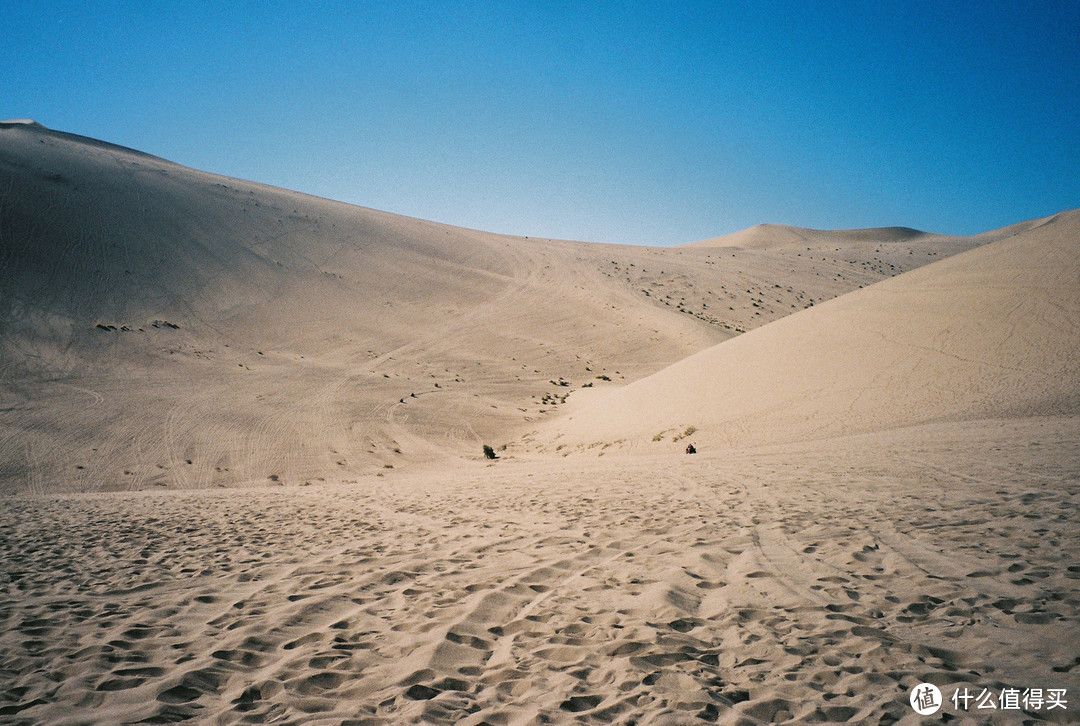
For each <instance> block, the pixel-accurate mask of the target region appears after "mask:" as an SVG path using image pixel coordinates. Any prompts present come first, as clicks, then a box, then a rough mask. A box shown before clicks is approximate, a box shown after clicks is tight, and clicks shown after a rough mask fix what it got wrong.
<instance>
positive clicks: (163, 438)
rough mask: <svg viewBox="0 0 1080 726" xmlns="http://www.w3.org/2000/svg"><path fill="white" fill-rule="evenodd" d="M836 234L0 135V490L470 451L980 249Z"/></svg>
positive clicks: (217, 480) (335, 465) (33, 129)
mask: <svg viewBox="0 0 1080 726" xmlns="http://www.w3.org/2000/svg"><path fill="white" fill-rule="evenodd" d="M820 236H821V235H820V234H819V237H820ZM857 236H858V238H859V243H858V244H843V243H842V242H837V243H836V244H833V245H832V246H831V247H828V248H827V249H826V248H822V249H821V250H813V251H808V250H804V249H790V248H787V249H776V250H760V249H752V248H750V249H731V248H724V249H711V248H699V247H694V248H680V249H655V248H641V247H625V246H615V245H591V244H584V243H573V242H559V241H551V240H533V239H522V238H509V237H503V236H499V235H493V234H486V233H481V232H474V231H470V230H465V229H459V228H454V227H448V226H445V225H439V224H434V223H430V222H423V221H419V220H415V219H408V218H404V217H399V216H395V215H391V214H385V213H381V212H376V211H372V210H367V209H361V208H357V207H352V206H349V205H345V204H340V203H336V202H331V201H327V200H324V199H317V198H313V197H309V196H305V195H302V194H297V193H294V192H289V191H285V190H281V189H274V188H270V187H266V186H262V185H259V184H253V183H250V182H244V181H239V180H235V179H229V178H224V177H219V176H214V175H211V174H206V173H203V172H198V171H195V170H192V169H188V168H185V167H181V166H178V165H176V164H172V163H169V162H166V161H164V160H161V159H158V158H155V157H152V156H148V155H146V154H141V153H138V152H135V151H132V150H129V149H124V148H121V147H117V146H114V145H111V144H107V143H104V142H100V141H95V140H92V139H86V138H83V137H78V136H72V135H69V134H64V133H61V132H55V131H50V130H48V129H45V128H43V127H41V126H38V125H33V124H26V123H7V124H0V256H2V259H3V264H2V265H0V376H2V381H3V386H2V387H0V488H2V489H4V490H6V491H12V490H26V489H30V490H88V489H117V488H121V489H129V488H146V487H158V486H170V487H201V486H211V485H236V484H244V483H259V482H268V481H277V482H285V483H302V482H304V481H314V480H318V479H320V478H323V479H325V478H326V477H328V476H330V477H335V476H340V475H356V474H359V473H364V472H367V473H370V472H371V471H374V470H379V469H381V468H383V467H386V466H397V467H400V466H402V465H403V464H407V463H409V462H415V461H423V460H436V459H442V458H444V457H446V456H462V455H464V456H470V457H472V456H477V455H478V454H479V451H480V445H481V443H489V444H492V445H495V446H499V445H500V444H503V443H506V442H509V441H512V440H514V439H515V438H516V437H517V436H518V435H519V434H520V433H523V432H525V431H527V430H529V428H530V427H533V426H535V425H536V422H537V421H538V420H540V419H543V418H549V417H551V416H553V415H557V413H558V411H559V410H560V408H561V407H562V406H561V404H562V403H563V402H564V401H565V397H566V394H568V393H570V392H571V391H573V390H580V389H581V387H582V386H587V385H591V386H592V387H594V389H599V388H603V387H605V386H608V385H615V384H618V383H625V382H626V381H632V380H635V379H637V378H640V377H642V376H645V375H647V374H650V373H654V372H656V371H657V370H659V369H661V368H663V367H664V366H667V365H669V364H672V363H674V362H676V361H678V360H680V359H682V358H684V357H686V356H687V355H690V354H692V353H694V352H697V351H699V350H702V349H704V348H707V347H709V346H710V345H712V344H714V343H716V342H718V341H721V340H724V339H727V338H730V337H732V336H734V335H736V334H737V333H739V332H742V331H745V330H750V329H753V328H755V327H759V326H760V325H762V324H764V323H767V322H769V321H772V320H776V319H778V318H780V317H783V316H784V315H787V314H789V313H791V312H794V311H797V310H800V309H803V308H805V307H808V306H811V305H815V304H819V303H821V302H822V301H823V300H826V299H829V298H832V297H835V296H836V295H839V294H842V293H845V292H847V291H850V290H853V289H857V288H858V287H860V286H864V285H869V284H871V283H873V282H876V281H878V280H881V279H883V278H886V277H888V276H890V275H894V274H896V273H898V272H902V271H903V270H905V269H910V268H912V267H916V266H919V265H921V264H925V263H927V262H930V261H933V260H935V259H937V258H938V256H939V254H944V252H947V251H955V250H956V249H961V248H966V247H971V246H974V245H978V244H981V243H982V242H984V241H985V240H983V239H981V238H964V239H954V238H941V239H939V240H938V242H939V243H940V244H938V246H937V247H935V246H934V245H927V244H922V245H921V246H912V245H909V244H907V243H906V242H904V241H897V240H894V239H891V238H888V239H884V240H882V243H881V244H877V245H874V244H867V243H866V242H867V239H868V238H872V237H873V235H872V234H870V235H869V237H868V236H867V235H866V234H860V235H857ZM826 237H828V235H824V237H822V238H823V239H824V238H826ZM843 237H844V235H843V234H841V235H840V236H839V237H838V239H841V238H843ZM939 248H940V249H939ZM605 378H606V379H610V380H605ZM414 396H415V397H414Z"/></svg>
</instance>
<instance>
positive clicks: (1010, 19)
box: [0, 0, 1080, 245]
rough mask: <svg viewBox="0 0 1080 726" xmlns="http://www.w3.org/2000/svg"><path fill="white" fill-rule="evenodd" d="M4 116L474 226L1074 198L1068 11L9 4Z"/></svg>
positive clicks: (944, 215) (848, 216)
mask: <svg viewBox="0 0 1080 726" xmlns="http://www.w3.org/2000/svg"><path fill="white" fill-rule="evenodd" d="M0 28H2V31H0V32H2V38H3V40H2V41H0V118H33V119H35V120H37V121H38V122H40V123H42V124H44V125H45V126H48V127H50V128H54V129H58V130H62V131H69V132H72V133H77V134H83V135H86V136H91V137H94V138H99V139H103V140H106V141H111V142H114V143H118V144H122V145H125V146H130V147H133V148H136V149H139V150H141V151H146V152H149V153H151V154H156V155H158V156H162V157H165V158H166V159H170V160H172V161H176V162H179V163H182V164H186V165H188V166H193V167H196V168H198V169H203V170H206V171H212V172H216V173H220V174H226V175H229V176H235V177H241V178H245V179H251V180H255V181H260V182H264V183H267V184H273V185H275V186H282V187H286V188H289V189H295V190H298V191H303V192H308V193H311V194H316V195H319V196H324V197H330V198H332V199H338V200H341V201H346V202H351V203H354V204H359V205H363V206H366V207H373V208H376V209H383V210H387V211H392V212H398V213H401V214H406V215H409V216H414V217H421V218H425V219H432V220H436V221H439V222H446V223H450V224H456V225H461V226H465V227H472V228H477V229H483V230H488V231H493V232H505V233H510V234H521V235H530V236H547V237H560V238H569V239H579V240H589V241H597V242H623V243H632V244H658V245H669V244H678V243H683V242H690V241H694V240H699V239H705V238H708V237H714V236H717V235H721V234H727V233H730V232H734V231H737V230H740V229H744V228H746V227H750V226H752V225H755V224H759V223H763V222H774V223H782V224H794V225H799V226H804V227H814V228H819V229H841V228H853V227H875V226H889V225H904V226H909V227H916V228H919V229H924V230H927V231H933V232H943V233H948V234H974V233H978V232H983V231H986V230H989V229H995V228H997V227H1001V226H1005V225H1008V224H1013V223H1016V222H1021V221H1024V220H1027V219H1032V218H1037V217H1044V216H1048V215H1050V214H1053V213H1055V212H1059V211H1062V210H1064V209H1072V208H1076V207H1080V2H1077V1H1076V0H1055V1H1050V2H1022V1H1021V0H1014V1H1013V2H993V1H991V2H987V1H985V0H980V1H976V2H959V1H952V2H950V1H948V0H942V1H939V0H926V1H924V2H905V1H903V0H893V1H891V2H887V3H884V2H880V0H879V1H875V2H812V3H808V2H735V1H732V2H726V1H724V0H715V1H714V2H701V3H698V2H664V3H633V2H611V3H588V2H574V1H571V2H511V1H509V0H508V1H505V2H491V3H472V2H465V1H462V0H455V1H448V2H442V3H426V2H400V1H398V2H370V3H367V2H318V1H309V2H295V3H285V2H280V3H278V2H268V1H266V0H259V1H256V2H247V1H244V0H230V1H229V2H216V1H215V2H208V3H204V2H184V3H181V2H168V3H165V2H153V1H152V0H144V1H142V2H93V3H86V2H23V1H21V0H3V1H2V2H0Z"/></svg>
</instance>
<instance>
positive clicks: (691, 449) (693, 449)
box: [686, 443, 697, 454]
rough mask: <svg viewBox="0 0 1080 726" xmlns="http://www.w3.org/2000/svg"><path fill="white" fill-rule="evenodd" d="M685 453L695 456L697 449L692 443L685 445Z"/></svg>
mask: <svg viewBox="0 0 1080 726" xmlns="http://www.w3.org/2000/svg"><path fill="white" fill-rule="evenodd" d="M686 453H688V454H696V453H697V447H696V446H694V444H693V443H689V444H687V445H686Z"/></svg>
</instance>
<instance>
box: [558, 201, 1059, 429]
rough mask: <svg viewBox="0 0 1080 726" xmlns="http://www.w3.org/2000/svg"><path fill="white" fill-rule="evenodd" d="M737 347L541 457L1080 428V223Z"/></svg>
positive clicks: (709, 353) (944, 266)
mask: <svg viewBox="0 0 1080 726" xmlns="http://www.w3.org/2000/svg"><path fill="white" fill-rule="evenodd" d="M996 236H997V237H998V240H997V241H995V242H992V243H990V244H988V245H985V246H982V247H979V248H978V249H973V250H970V251H968V252H965V253H963V254H959V255H956V256H954V257H951V258H949V259H946V260H942V261H940V262H936V263H934V264H932V265H929V266H926V267H923V268H921V269H918V270H915V271H912V272H908V273H906V274H903V275H900V276H898V277H895V278H892V279H890V280H886V281H884V282H881V283H879V284H876V285H874V286H872V287H869V288H867V289H863V290H858V291H855V292H852V293H849V294H847V295H844V296H842V297H840V298H837V299H835V300H832V301H830V302H828V303H825V304H824V305H821V306H815V307H814V308H813V309H811V310H804V311H802V312H800V313H798V314H795V315H791V316H789V317H787V318H784V319H782V320H779V321H776V322H774V323H771V324H769V325H767V326H764V327H762V328H759V329H757V330H755V331H752V332H750V333H748V334H746V335H744V336H740V337H738V338H736V339H733V340H730V341H726V342H724V343H721V344H719V345H717V346H714V347H712V348H710V349H708V350H705V351H702V352H701V353H698V354H696V355H694V356H691V357H690V358H688V359H686V360H683V361H680V362H679V363H677V364H675V365H673V366H671V367H669V368H667V369H665V370H663V371H661V372H659V373H657V374H655V375H653V376H650V377H648V378H645V379H644V380H641V381H638V382H636V383H633V384H631V385H628V386H626V387H625V388H623V389H621V390H618V391H613V392H610V393H609V394H608V395H606V396H605V397H603V398H602V399H601V400H593V401H591V402H588V403H587V404H583V405H582V407H581V408H580V409H579V410H577V411H575V412H573V413H572V414H570V415H569V418H568V419H566V420H565V421H559V422H556V423H555V424H554V426H553V427H552V428H551V429H549V430H546V431H544V432H543V433H542V434H541V436H540V438H539V440H540V441H541V442H544V443H545V446H546V448H550V447H552V446H553V445H554V446H560V445H561V446H562V447H564V449H563V450H567V451H569V450H573V449H575V448H577V449H582V448H584V449H586V450H588V449H590V448H592V449H595V448H597V447H600V448H602V447H603V446H604V445H605V444H612V443H614V442H620V443H623V444H625V445H626V446H627V447H628V448H636V449H638V450H646V451H648V450H660V449H663V448H664V447H667V448H671V447H673V443H672V440H673V439H679V444H678V445H679V446H681V445H683V444H684V443H685V442H683V441H682V440H681V437H682V436H683V435H684V434H685V432H687V431H690V430H692V433H691V434H690V435H689V436H688V438H690V439H692V440H694V441H695V442H696V443H697V444H698V446H699V447H702V446H703V447H731V446H746V445H754V444H767V443H780V442H790V441H805V440H813V439H818V438H825V437H832V436H839V435H845V434H852V433H862V432H869V431H876V430H883V429H890V428H897V427H904V426H911V425H916V424H921V423H927V422H937V421H964V420H972V419H980V418H1002V417H1014V416H1040V415H1075V414H1077V413H1080V344H1078V341H1080V263H1078V258H1080V211H1072V212H1065V213H1062V214H1059V215H1056V216H1054V217H1050V218H1048V219H1044V220H1039V221H1036V222H1031V223H1026V224H1023V225H1018V226H1016V227H1012V228H1008V229H1006V230H1002V231H1000V233H998V234H997V235H996Z"/></svg>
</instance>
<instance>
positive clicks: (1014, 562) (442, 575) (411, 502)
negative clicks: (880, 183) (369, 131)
mask: <svg viewBox="0 0 1080 726" xmlns="http://www.w3.org/2000/svg"><path fill="white" fill-rule="evenodd" d="M1078 252H1080V212H1076V211H1073V212H1063V213H1061V214H1059V215H1055V216H1054V217H1051V218H1047V219H1043V220H1032V221H1029V222H1023V223H1021V224H1018V225H1015V226H1013V227H1009V228H1006V229H1003V230H996V231H992V232H988V233H986V234H983V235H978V236H975V237H963V238H960V237H947V236H942V235H936V234H929V233H923V232H917V231H915V230H910V229H907V228H883V229H876V230H850V231H841V232H828V231H818V230H804V229H797V228H792V227H783V226H779V225H763V226H760V227H755V228H753V229H751V230H747V231H745V232H742V233H738V234H736V235H730V236H728V237H725V238H718V239H715V240H706V241H704V242H700V243H695V244H692V245H687V246H684V247H679V248H671V249H660V248H642V247H623V246H618V245H594V244H588V243H581V242H569V241H560V240H536V239H525V238H513V237H506V236H500V235H495V234H489V233H483V232H476V231H472V230H464V229H459V228H454V227H448V226H445V225H440V224H437V223H434V222H426V221H420V220H414V219H408V218H404V217H400V216H396V215H392V214H387V213H383V212H377V211H373V210H367V209H361V208H357V207H351V206H348V205H344V204H340V203H337V202H332V201H329V200H323V199H316V198H313V197H308V196H305V195H302V194H298V193H295V192H289V191H285V190H281V189H274V188H270V187H266V186H262V185H259V184H256V183H252V182H246V181H240V180H236V179H229V178H225V177H220V176H215V175H212V174H207V173H204V172H200V171H196V170H193V169H188V168H185V167H181V166H178V165H176V164H172V163H170V162H167V161H165V160H162V159H158V158H155V157H151V156H148V155H145V154H141V153H139V152H136V151H132V150H130V149H124V148H121V147H117V146H113V145H110V144H107V143H104V142H100V141H95V140H91V139H85V138H82V137H77V136H72V135H69V134H64V133H62V132H56V131H51V130H48V129H45V128H43V127H40V126H38V125H36V124H33V123H27V122H17V123H16V122H5V123H0V263H2V264H0V490H2V492H3V494H4V496H3V499H2V500H0V563H2V564H0V626H2V627H0V684H2V686H0V722H2V723H12V724H88V723H92V724H120V723H172V722H191V723H298V724H299V723H304V724H307V723H311V724H399V723H441V724H457V723H462V724H472V725H473V726H479V724H484V723H487V724H540V723H616V724H683V723H685V724H695V723H725V724H761V723H783V722H786V723H872V724H893V723H902V724H910V723H923V722H926V723H941V722H945V721H946V720H953V721H955V722H958V723H1038V722H1042V721H1050V722H1070V721H1075V720H1076V715H1075V714H1076V713H1077V710H1078V709H1080V703H1078V702H1076V699H1077V698H1078V697H1080V657H1078V652H1080V651H1078V648H1077V644H1078V643H1080V590H1078V588H1077V581H1078V580H1080V565H1078V564H1077V559H1078V558H1077V555H1078V553H1080V511H1078V508H1080V485H1078V482H1080V410H1078V409H1080V365H1078V346H1077V340H1080V337H1078V335H1077V333H1078V327H1080V324H1078V314H1080V273H1078V267H1077V264H1078V263H1077V257H1078V254H1077V253H1078ZM689 441H694V442H695V443H696V444H697V445H698V450H699V453H698V454H697V455H695V456H686V455H684V454H683V453H682V450H683V447H684V446H685V445H686V443H688V442H689ZM482 444H489V445H492V446H494V447H495V449H496V451H497V454H498V457H499V458H498V459H496V460H493V461H492V460H487V459H485V458H484V457H483V456H482V455H481V445H482ZM926 682H928V683H932V684H935V685H937V686H938V687H939V688H940V689H941V692H942V693H943V694H944V697H945V699H946V700H947V699H948V698H949V696H951V695H952V694H953V693H954V692H957V691H958V689H968V690H969V691H972V692H974V695H976V696H977V695H978V694H979V692H980V691H982V690H984V689H986V690H988V691H989V692H992V694H993V695H994V699H995V701H997V700H998V699H999V698H1000V694H1001V693H1002V692H1003V691H1004V690H1007V689H1014V688H1015V689H1019V690H1023V689H1032V688H1041V689H1044V691H1046V692H1049V691H1050V690H1051V689H1053V690H1055V691H1060V690H1061V689H1064V692H1065V699H1066V700H1067V703H1066V704H1065V706H1066V707H1065V708H1060V707H1059V708H1050V707H1048V705H1047V704H1045V703H1044V704H1041V705H1039V704H1031V703H1025V705H1024V709H1023V710H1021V709H1017V710H1001V709H995V710H992V711H991V710H985V709H983V710H978V709H976V707H975V704H974V703H972V704H971V706H970V708H969V709H967V710H961V709H957V708H956V707H955V706H954V705H953V704H952V703H949V702H946V704H945V705H944V706H943V709H942V712H939V713H938V714H936V715H934V716H928V717H925V718H924V717H920V716H918V715H917V714H916V713H915V712H914V711H913V710H912V708H911V706H910V705H909V701H908V697H909V694H910V691H911V689H912V688H913V687H914V686H916V685H917V684H919V683H926Z"/></svg>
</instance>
